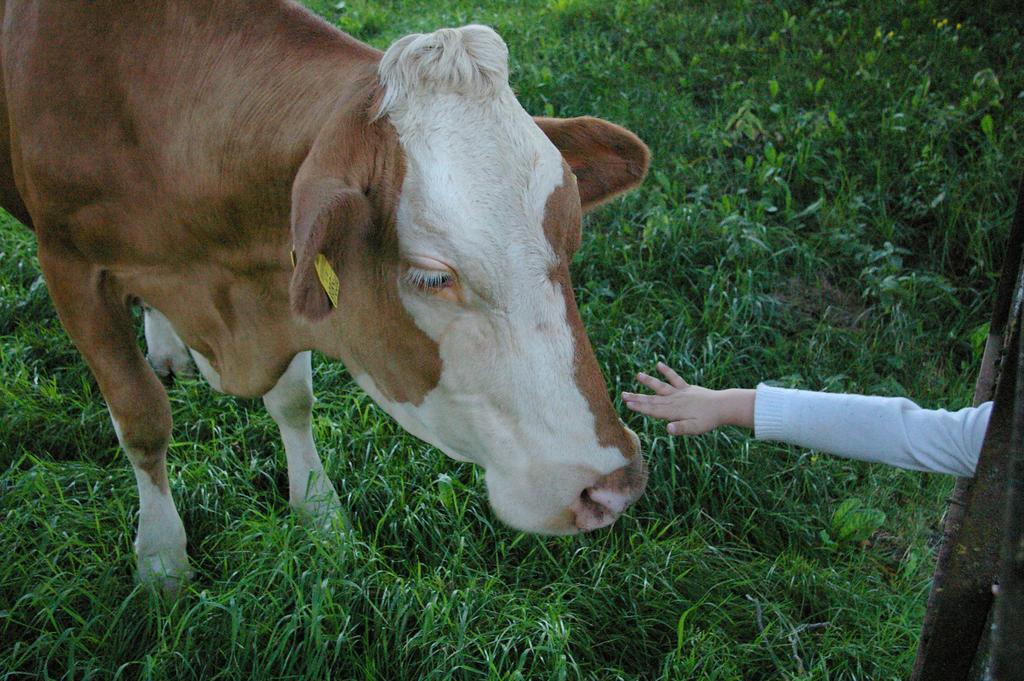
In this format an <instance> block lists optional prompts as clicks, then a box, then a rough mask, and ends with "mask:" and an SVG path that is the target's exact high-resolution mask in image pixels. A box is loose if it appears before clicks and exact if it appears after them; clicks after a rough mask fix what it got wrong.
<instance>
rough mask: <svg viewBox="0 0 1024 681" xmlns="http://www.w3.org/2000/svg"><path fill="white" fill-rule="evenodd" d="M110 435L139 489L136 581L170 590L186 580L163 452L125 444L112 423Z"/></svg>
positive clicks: (185, 557) (185, 559) (181, 531)
mask: <svg viewBox="0 0 1024 681" xmlns="http://www.w3.org/2000/svg"><path fill="white" fill-rule="evenodd" d="M111 420H112V421H113V423H114V432H116V433H117V439H118V441H119V442H120V443H121V447H122V448H123V449H124V450H125V453H127V454H128V459H129V460H130V461H131V463H132V470H133V471H134V472H135V482H136V484H137V485H138V489H139V529H138V533H137V534H136V535H135V555H136V557H137V559H138V567H139V580H140V581H142V582H145V583H156V582H159V583H160V585H161V586H162V587H163V588H164V589H168V590H173V589H174V588H175V587H176V586H177V584H178V582H179V581H180V580H184V579H188V578H189V576H190V572H189V568H188V554H187V553H186V552H185V544H186V538H185V526H184V524H183V523H182V522H181V516H179V515H178V509H177V508H176V507H175V505H174V499H173V498H172V497H171V490H170V486H169V485H168V482H167V462H166V459H165V458H164V457H165V450H164V449H163V448H161V450H160V451H143V450H140V449H137V448H135V447H133V446H132V445H131V444H129V443H126V442H125V438H124V433H123V430H122V429H121V426H120V425H119V424H118V423H117V420H116V419H111Z"/></svg>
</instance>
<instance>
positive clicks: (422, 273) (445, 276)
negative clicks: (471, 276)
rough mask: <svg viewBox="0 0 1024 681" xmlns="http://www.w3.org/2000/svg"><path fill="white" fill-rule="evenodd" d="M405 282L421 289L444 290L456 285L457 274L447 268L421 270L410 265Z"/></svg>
mask: <svg viewBox="0 0 1024 681" xmlns="http://www.w3.org/2000/svg"><path fill="white" fill-rule="evenodd" d="M405 282H406V283H407V284H409V285H410V286H412V287H413V288H416V289H419V290H421V291H442V290H444V289H446V288H451V287H452V286H454V285H455V274H454V273H453V272H450V271H447V270H421V269H419V268H416V267H410V268H409V269H407V270H406V271H405Z"/></svg>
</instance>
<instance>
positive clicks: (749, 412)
mask: <svg viewBox="0 0 1024 681" xmlns="http://www.w3.org/2000/svg"><path fill="white" fill-rule="evenodd" d="M658 371H659V372H660V373H661V375H662V376H664V377H665V379H666V380H667V381H668V383H665V382H664V381H660V380H658V379H657V378H654V377H653V376H648V375H647V374H643V373H641V374H637V377H636V378H637V380H638V381H640V382H641V383H643V384H644V385H645V386H647V387H648V388H650V389H651V390H653V391H654V394H653V395H640V394H637V393H622V399H623V401H624V402H625V403H626V406H627V407H629V408H630V409H632V410H633V411H636V412H640V413H641V414H646V415H647V416H653V417H655V418H659V419H664V420H666V421H669V424H668V432H669V433H670V434H672V435H700V434H701V433H706V432H708V431H709V430H713V429H715V428H717V427H718V426H721V425H735V426H745V427H747V428H752V427H753V422H754V391H753V390H708V389H707V388H701V387H700V386H698V385H690V384H689V383H687V382H686V381H684V380H683V379H682V378H681V377H680V376H679V374H677V373H676V372H675V371H673V370H672V369H671V368H670V367H669V366H667V365H666V364H664V363H663V362H658Z"/></svg>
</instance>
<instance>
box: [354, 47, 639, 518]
mask: <svg viewBox="0 0 1024 681" xmlns="http://www.w3.org/2000/svg"><path fill="white" fill-rule="evenodd" d="M402 42H404V45H403V44H402ZM402 42H400V43H399V44H398V45H396V47H394V48H392V50H391V51H389V53H388V55H387V56H385V59H384V63H383V66H382V67H381V72H382V76H383V79H384V82H385V85H386V87H401V88H405V90H404V91H403V92H402V93H400V94H399V95H397V96H395V97H394V100H393V101H392V103H391V104H390V106H389V107H388V117H389V120H390V122H391V123H392V124H393V125H394V126H395V129H396V131H397V132H398V137H399V141H400V143H401V147H402V150H403V152H404V156H405V177H404V182H403V184H402V188H401V193H400V197H399V203H398V211H397V230H398V237H399V238H398V241H399V250H400V256H401V261H402V267H401V269H400V275H399V276H400V283H399V289H398V290H399V294H400V296H401V300H402V304H403V305H404V307H405V309H406V310H407V311H408V313H409V314H410V315H411V316H412V318H413V319H414V320H415V323H416V325H417V326H418V327H419V328H420V329H422V330H423V332H425V333H426V334H427V335H428V336H429V337H430V338H432V339H433V340H434V341H435V342H436V343H437V345H438V349H439V354H440V357H441V360H442V370H441V375H440V380H439V382H438V384H437V386H436V387H435V388H434V389H433V390H432V391H430V392H429V393H428V394H427V395H426V396H425V398H424V399H423V400H422V402H420V403H419V404H413V403H411V402H406V403H393V402H388V401H387V399H386V398H385V397H384V396H383V395H380V394H379V392H378V391H376V387H375V386H374V384H373V380H372V378H371V377H369V376H367V375H364V376H363V377H361V378H360V379H358V380H360V382H361V383H362V384H363V385H364V387H365V389H367V390H368V391H369V392H371V393H374V392H378V394H377V396H376V397H377V399H378V400H379V401H380V402H381V403H382V406H384V407H385V408H386V409H388V411H389V412H391V413H392V414H393V415H394V417H395V418H396V419H397V420H398V421H399V422H400V423H401V424H402V425H403V426H404V427H405V428H406V429H408V430H409V431H410V432H412V433H413V434H415V435H417V436H419V437H422V438H423V439H425V440H427V441H429V442H431V443H433V444H435V445H436V446H438V447H439V448H440V449H442V450H443V451H445V452H446V453H447V454H448V455H449V456H451V457H453V458H455V459H459V460H463V461H472V462H474V463H477V464H479V465H481V466H483V467H484V468H485V469H486V470H487V476H486V479H487V486H488V491H489V494H490V500H491V505H492V506H493V507H494V509H495V511H496V513H497V514H498V516H499V517H501V518H502V520H504V521H505V522H507V523H509V524H510V525H513V526H515V527H518V528H521V529H524V530H529V531H534V532H544V533H568V532H574V531H577V530H578V529H592V528H593V527H597V526H601V525H603V524H607V523H610V522H611V521H612V520H614V518H615V516H617V515H618V513H619V512H620V511H621V510H622V508H623V507H624V506H625V505H626V504H628V503H630V502H631V501H632V500H633V499H634V498H635V497H636V496H639V494H640V493H641V492H642V482H641V481H640V479H642V478H643V472H642V470H641V469H642V459H641V458H640V456H639V447H638V441H637V439H636V436H635V435H634V434H633V433H632V432H630V431H629V430H628V429H626V428H625V426H624V425H623V424H622V423H621V422H620V421H618V418H617V417H616V416H614V414H613V413H611V410H610V408H609V409H603V410H601V409H598V411H601V412H602V413H598V414H595V413H594V412H595V410H594V409H593V407H592V404H591V402H592V401H594V400H595V398H596V399H597V400H601V401H603V402H605V403H607V402H608V398H607V395H606V394H604V390H605V389H604V384H603V380H601V379H600V375H599V374H598V376H597V382H598V384H599V386H600V393H601V394H600V395H589V396H588V395H585V394H584V390H586V389H587V387H588V381H586V380H584V381H581V380H580V376H579V375H578V374H579V373H580V372H582V371H588V370H590V371H596V364H594V363H593V362H590V363H586V362H584V363H582V364H584V365H585V366H581V362H580V359H579V358H578V354H584V355H587V356H592V353H591V350H590V347H589V344H587V343H586V340H585V336H583V334H582V329H581V328H574V326H576V327H579V325H578V323H577V324H574V323H573V322H574V321H577V320H578V313H577V311H576V308H575V301H574V300H573V297H572V293H571V290H566V289H567V288H569V287H570V284H569V280H568V272H567V266H568V260H569V259H570V258H571V256H572V253H571V250H575V245H576V244H578V239H579V230H580V219H581V215H582V210H581V205H580V195H579V191H578V189H577V187H576V178H575V176H574V175H573V174H572V172H571V171H570V169H569V166H568V165H567V163H566V162H565V160H563V157H562V154H561V153H560V152H559V150H558V149H557V148H556V147H555V145H554V144H552V142H551V141H550V140H549V139H548V137H547V136H546V135H545V134H544V132H543V131H542V130H541V129H540V127H538V125H537V123H535V122H534V120H533V118H531V117H530V116H529V115H528V114H527V113H526V112H525V111H524V110H523V108H522V107H521V106H520V104H519V102H518V101H517V100H516V98H515V96H514V95H513V93H512V90H511V89H510V88H509V86H508V84H507V75H506V72H505V68H506V67H505V63H506V53H505V48H504V45H503V44H502V43H501V40H500V38H498V37H497V35H496V34H494V33H493V31H491V30H490V29H487V28H484V27H466V28H464V29H458V30H450V29H445V30H442V31H440V32H438V33H435V34H430V35H426V36H418V37H412V38H406V39H404V40H403V41H402ZM445 51H447V52H449V53H454V54H450V55H449V57H448V62H447V63H446V61H445V57H444V56H443V53H444V52H445ZM467 59H472V60H474V61H475V62H476V63H475V64H474V65H467V64H465V63H463V62H464V61H465V60H467ZM410 64H411V66H410ZM480 64H482V66H480ZM473 68H476V69H477V71H476V72H472V71H471V70H472V69H473ZM402 69H405V71H404V72H402V71H401V70H402ZM410 69H412V70H413V72H412V73H410V72H409V70H410ZM437 70H441V72H440V73H438V72H437ZM395 71H399V72H401V76H400V77H399V78H395V77H394V72H395ZM452 72H455V73H458V74H459V78H460V82H459V83H458V84H457V85H458V86H459V87H455V88H451V89H446V88H445V87H443V85H442V86H438V84H437V83H436V80H437V79H438V78H441V79H444V78H445V76H446V75H449V76H450V74H451V73H452ZM389 77H390V78H389ZM474 77H475V78H478V79H480V80H481V83H480V84H479V87H480V89H481V92H480V93H474V92H473V91H472V90H469V91H467V88H466V86H465V84H466V82H468V81H470V80H471V79H472V78H474ZM424 82H425V83H426V84H427V85H428V86H427V87H423V83H424ZM443 82H448V81H443ZM417 85H420V86H419V87H417ZM392 94H393V93H391V92H390V91H386V95H385V97H388V96H391V95H392ZM474 95H475V96H474ZM581 345H583V346H585V347H580V346H581ZM587 364H589V365H587ZM588 378H589V383H592V382H593V379H594V377H593V376H590V377H588ZM588 398H589V399H588ZM600 406H604V405H600ZM609 406H610V405H609ZM609 416H611V418H613V419H614V421H615V422H614V423H613V424H610V425H611V428H612V429H613V430H614V431H616V435H617V437H613V438H608V441H604V442H602V441H601V438H599V432H601V431H602V430H603V429H601V428H599V427H598V423H597V418H604V419H607V418H608V417H609ZM604 425H605V426H606V427H607V426H608V425H609V424H604ZM626 467H632V468H627V470H631V471H632V473H631V475H630V476H627V477H630V478H631V482H632V483H633V484H631V485H629V486H628V487H629V488H628V489H619V490H611V489H605V488H604V487H603V486H602V483H603V481H607V480H608V479H609V477H608V476H609V475H611V474H613V473H614V472H615V471H618V470H620V469H623V468H626ZM633 478H635V479H633ZM588 490H589V491H588ZM595 497H596V498H595ZM598 499H603V500H604V501H605V502H606V503H601V501H599V500H598Z"/></svg>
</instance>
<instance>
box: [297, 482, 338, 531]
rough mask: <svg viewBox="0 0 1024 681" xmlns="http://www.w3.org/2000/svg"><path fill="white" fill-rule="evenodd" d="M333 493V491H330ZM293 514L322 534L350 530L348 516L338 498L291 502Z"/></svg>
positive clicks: (328, 497) (335, 496)
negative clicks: (322, 532)
mask: <svg viewBox="0 0 1024 681" xmlns="http://www.w3.org/2000/svg"><path fill="white" fill-rule="evenodd" d="M332 491H333V490H332ZM290 506H291V507H292V513H294V514H295V515H296V516H297V517H298V518H299V520H300V521H302V522H303V523H304V524H306V525H309V526H310V527H314V528H316V529H318V530H322V531H324V532H348V531H349V530H350V529H352V525H351V523H349V520H348V514H347V513H345V509H344V508H342V506H341V502H340V501H339V500H338V496H337V495H334V497H333V499H332V498H331V497H330V496H327V497H325V498H323V499H320V500H314V499H306V500H304V501H302V502H292V503H291V504H290Z"/></svg>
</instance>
